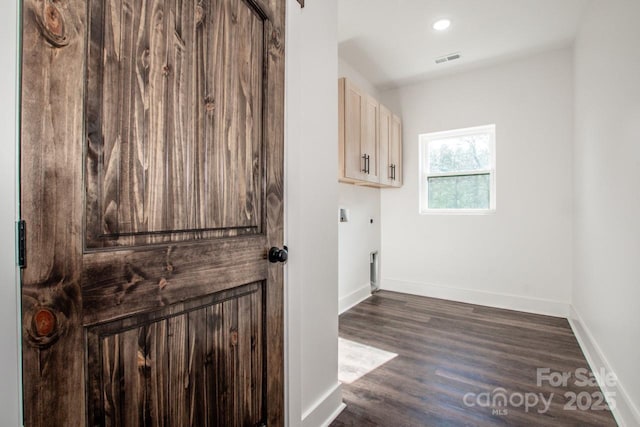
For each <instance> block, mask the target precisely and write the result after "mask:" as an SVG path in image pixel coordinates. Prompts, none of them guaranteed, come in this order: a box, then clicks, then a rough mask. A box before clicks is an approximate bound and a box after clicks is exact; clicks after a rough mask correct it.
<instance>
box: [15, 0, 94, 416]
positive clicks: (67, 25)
mask: <svg viewBox="0 0 640 427" xmlns="http://www.w3.org/2000/svg"><path fill="white" fill-rule="evenodd" d="M85 14H86V7H85V4H84V2H83V1H82V0H68V1H65V2H63V3H62V2H53V1H49V0H46V1H41V0H24V1H23V2H22V40H21V41H22V68H21V70H22V71H21V74H22V76H21V91H22V93H21V117H22V120H21V124H20V126H21V130H20V132H21V135H20V138H21V145H20V162H21V164H20V170H21V172H20V173H21V177H20V209H21V216H22V219H23V220H25V221H26V224H27V236H26V244H27V248H28V252H27V260H26V263H27V268H26V269H24V270H23V272H22V337H23V340H22V367H23V373H24V375H23V400H24V407H23V414H24V423H25V425H31V426H33V425H82V424H84V422H85V407H84V401H83V399H78V397H77V396H78V394H80V395H83V390H84V373H83V361H84V355H83V352H82V350H81V349H82V345H83V342H84V338H83V331H82V328H81V324H80V320H81V317H82V316H81V313H82V301H81V292H80V275H81V274H80V272H81V264H80V256H81V254H82V230H81V228H80V227H79V224H81V223H82V214H81V212H82V208H81V205H82V198H83V196H82V195H83V190H82V168H81V167H80V165H81V161H82V160H81V159H82V141H83V136H82V135H83V129H82V116H83V103H82V86H83V85H82V84H81V82H82V80H83V73H84V71H83V70H84V53H85ZM69 142H73V143H69ZM69 165H77V167H69ZM42 309H46V310H49V312H50V314H51V315H48V314H45V315H44V316H45V317H48V318H49V319H50V320H52V319H53V321H54V323H53V325H52V328H50V329H49V328H48V327H46V328H44V329H42V328H40V329H39V328H38V327H37V326H38V325H37V322H36V321H35V316H36V315H37V313H38V312H39V311H40V310H42ZM38 330H40V331H41V333H39V332H38ZM43 332H46V333H43ZM61 349H66V350H67V351H61ZM72 349H73V350H72ZM70 356H71V357H70ZM52 408H55V411H53V412H52Z"/></svg>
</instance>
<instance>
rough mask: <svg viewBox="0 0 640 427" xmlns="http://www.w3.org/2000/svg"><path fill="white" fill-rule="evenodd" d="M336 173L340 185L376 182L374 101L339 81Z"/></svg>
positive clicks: (375, 107) (376, 159)
mask: <svg viewBox="0 0 640 427" xmlns="http://www.w3.org/2000/svg"><path fill="white" fill-rule="evenodd" d="M339 89H340V92H339V108H338V110H339V114H340V120H339V131H340V137H339V141H340V156H339V157H340V168H339V169H340V171H339V177H338V178H339V179H340V180H341V181H343V182H351V183H356V182H365V183H377V182H378V167H379V166H378V102H377V101H376V100H375V99H374V98H372V97H370V96H369V95H367V94H366V93H365V92H363V91H362V90H360V89H359V88H358V87H357V86H355V85H353V84H352V83H351V82H350V81H349V80H347V79H340V81H339Z"/></svg>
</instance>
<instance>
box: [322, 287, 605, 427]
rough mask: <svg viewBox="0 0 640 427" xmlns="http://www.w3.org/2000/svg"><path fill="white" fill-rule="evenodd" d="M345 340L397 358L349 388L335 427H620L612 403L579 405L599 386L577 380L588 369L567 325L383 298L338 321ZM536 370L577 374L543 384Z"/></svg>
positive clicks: (396, 297)
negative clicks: (575, 398) (577, 400)
mask: <svg viewBox="0 0 640 427" xmlns="http://www.w3.org/2000/svg"><path fill="white" fill-rule="evenodd" d="M340 337H341V338H343V339H346V340H351V341H355V342H357V343H361V344H364V345H366V346H370V347H374V348H377V349H380V350H384V351H386V352H392V353H395V354H397V356H396V357H394V358H393V359H391V360H389V361H388V362H386V363H384V364H383V365H382V366H380V367H378V368H377V369H374V370H373V371H371V372H369V373H367V374H365V375H364V376H362V377H360V378H359V379H357V380H355V381H353V382H352V383H350V384H346V383H345V384H343V398H344V401H345V403H346V404H347V407H346V409H345V410H344V411H343V412H342V413H341V414H340V415H339V416H338V418H337V419H336V420H335V421H334V422H333V423H332V424H331V426H333V427H342V426H358V427H361V426H394V427H399V426H412V427H413V426H437V427H440V426H482V427H484V426H554V427H555V426H561V427H564V426H567V427H571V426H581V427H582V426H616V422H615V420H614V418H613V416H612V415H611V412H610V411H609V410H608V408H606V405H602V406H604V408H601V409H599V410H598V409H597V408H594V407H593V406H592V405H587V406H589V407H588V408H584V409H580V408H579V407H577V405H576V406H575V409H573V408H572V405H571V396H572V395H580V394H582V396H583V401H582V403H587V402H586V400H587V399H586V396H587V394H588V396H589V400H590V401H591V402H589V403H592V404H595V403H597V398H598V394H599V393H600V389H599V388H598V387H597V386H592V385H582V384H579V383H578V381H577V378H576V376H575V373H576V370H577V369H584V370H588V369H589V368H588V364H587V361H586V360H585V358H584V355H583V353H582V351H581V350H580V347H579V345H578V342H577V341H576V338H575V336H574V335H573V332H572V330H571V327H570V326H569V323H568V322H567V320H566V319H562V318H558V317H551V316H542V315H537V314H531V313H522V312H517V311H511V310H503V309H497V308H491V307H483V306H478V305H472V304H465V303H460V302H453V301H445V300H439V299H435V298H425V297H418V296H412V295H406V294H400V293H395V292H388V291H381V292H378V293H376V294H375V295H373V296H372V297H370V298H369V299H367V300H366V301H364V302H363V303H361V304H359V305H357V306H356V307H354V308H352V309H351V310H349V311H348V312H346V313H344V314H342V315H341V316H340ZM538 368H549V370H550V372H554V373H555V372H557V373H571V377H570V378H569V379H568V380H567V382H566V384H561V385H555V384H550V383H549V382H548V381H543V382H542V383H541V384H540V385H538V372H537V369H538ZM588 373H590V371H589V372H588ZM501 389H504V392H501ZM501 393H502V394H503V395H504V396H506V397H507V401H506V403H505V404H504V405H501V403H502V402H501V401H500V399H495V402H494V403H495V404H491V402H488V404H487V405H484V402H485V400H480V401H479V400H478V398H479V396H487V397H489V398H490V399H493V398H494V397H495V396H497V395H499V394H501ZM534 395H535V396H536V397H537V399H538V402H537V404H536V405H533V403H535V400H534V398H533V396H534ZM520 396H522V398H524V399H527V398H529V399H530V403H531V405H530V407H529V408H525V406H524V404H520ZM541 398H544V399H545V400H546V401H548V402H549V403H548V404H547V405H545V404H544V403H543V402H542V400H541ZM481 399H482V398H481ZM465 402H467V403H465ZM478 402H481V403H482V405H481V404H480V403H478ZM468 403H472V404H473V406H472V405H469V404H468Z"/></svg>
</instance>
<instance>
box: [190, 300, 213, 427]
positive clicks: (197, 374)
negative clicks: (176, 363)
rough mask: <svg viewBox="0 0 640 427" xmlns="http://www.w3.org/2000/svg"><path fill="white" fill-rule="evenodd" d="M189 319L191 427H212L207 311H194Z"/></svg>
mask: <svg viewBox="0 0 640 427" xmlns="http://www.w3.org/2000/svg"><path fill="white" fill-rule="evenodd" d="M188 318H189V368H188V369H189V371H188V372H189V424H188V425H189V426H194V427H207V426H209V425H211V423H210V422H209V417H208V416H207V411H208V407H209V406H210V405H211V404H212V402H211V397H212V396H210V395H209V393H208V390H207V381H206V373H205V369H206V367H205V366H206V365H205V364H207V363H210V362H209V361H208V360H207V359H208V357H210V354H211V351H210V350H209V348H208V347H209V346H208V344H207V341H208V340H207V335H206V334H205V333H203V332H204V331H206V325H207V313H206V309H200V310H196V311H192V312H191V313H189V315H188Z"/></svg>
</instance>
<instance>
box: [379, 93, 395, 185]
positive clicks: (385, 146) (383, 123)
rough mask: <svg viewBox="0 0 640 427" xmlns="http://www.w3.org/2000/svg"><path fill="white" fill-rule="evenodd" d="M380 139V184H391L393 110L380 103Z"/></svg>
mask: <svg viewBox="0 0 640 427" xmlns="http://www.w3.org/2000/svg"><path fill="white" fill-rule="evenodd" d="M379 132H380V133H379V135H378V138H379V139H378V140H379V142H380V152H379V155H380V161H379V163H378V164H379V165H380V166H379V167H380V169H379V170H380V184H381V185H385V186H386V185H391V184H392V181H391V177H392V176H393V175H392V169H391V161H390V160H391V159H390V154H391V152H390V148H391V147H390V144H391V111H389V109H388V108H387V107H385V106H384V105H382V104H380V130H379Z"/></svg>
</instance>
